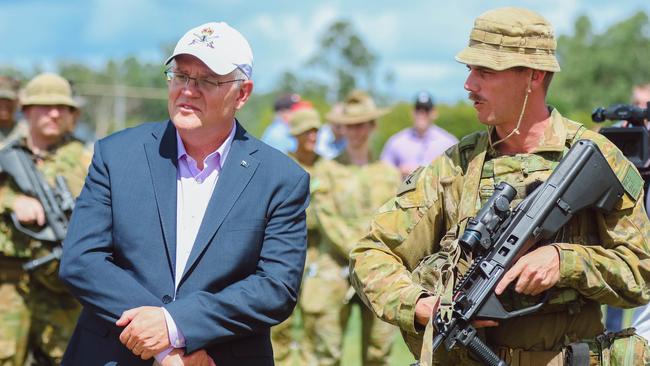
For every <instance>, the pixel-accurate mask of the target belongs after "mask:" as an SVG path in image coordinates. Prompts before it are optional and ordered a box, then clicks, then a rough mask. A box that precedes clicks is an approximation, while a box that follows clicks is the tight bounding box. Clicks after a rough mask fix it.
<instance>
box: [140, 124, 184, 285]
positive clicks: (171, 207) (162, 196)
mask: <svg viewBox="0 0 650 366" xmlns="http://www.w3.org/2000/svg"><path fill="white" fill-rule="evenodd" d="M153 135H154V137H155V138H156V140H155V141H152V142H149V143H145V144H144V148H145V152H146V154H147V161H148V163H149V172H150V174H151V183H152V185H153V188H154V193H155V196H156V205H157V206H158V215H159V216H160V223H161V227H162V231H163V236H164V238H165V247H166V249H167V260H168V261H169V268H170V269H171V271H172V273H175V266H176V179H177V167H178V148H177V146H176V129H175V128H174V125H173V124H172V123H171V121H169V122H167V125H166V128H163V127H161V128H160V129H158V131H156V132H154V133H153Z"/></svg>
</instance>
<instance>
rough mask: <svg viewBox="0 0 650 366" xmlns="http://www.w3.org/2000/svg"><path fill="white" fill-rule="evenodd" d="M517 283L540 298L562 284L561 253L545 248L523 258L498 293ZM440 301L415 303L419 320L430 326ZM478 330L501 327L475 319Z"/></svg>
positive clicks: (519, 288) (518, 288)
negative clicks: (540, 295) (431, 318)
mask: <svg viewBox="0 0 650 366" xmlns="http://www.w3.org/2000/svg"><path fill="white" fill-rule="evenodd" d="M514 280H517V282H516V283H515V291H516V292H517V293H520V294H524V295H538V294H541V293H542V292H544V291H546V290H548V289H550V288H551V287H553V286H555V285H556V284H557V283H558V282H559V281H560V253H559V252H558V250H557V249H556V248H555V247H554V246H551V245H546V246H542V247H540V248H537V249H535V250H533V251H532V252H530V253H527V254H526V255H524V256H522V257H521V258H519V260H518V261H517V262H516V263H515V264H514V265H513V266H512V267H511V268H510V269H509V270H508V272H506V274H505V275H504V276H503V278H502V279H501V281H500V282H499V284H498V285H497V287H496V288H495V290H494V292H495V293H496V294H497V295H501V294H502V293H503V291H505V289H506V287H508V285H510V283H512V282H513V281H514ZM438 305H439V298H438V297H435V296H430V297H421V298H420V299H419V300H418V301H417V302H416V303H415V321H416V322H417V323H419V324H421V325H424V326H426V325H427V323H428V322H429V318H430V317H431V316H432V315H433V314H436V312H437V310H438ZM472 325H473V326H474V327H475V328H483V327H493V326H497V325H499V323H498V322H496V321H493V320H475V321H474V322H472Z"/></svg>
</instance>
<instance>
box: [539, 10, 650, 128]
mask: <svg viewBox="0 0 650 366" xmlns="http://www.w3.org/2000/svg"><path fill="white" fill-rule="evenodd" d="M557 54H558V58H559V60H560V64H561V66H562V72H560V73H558V74H557V75H556V76H555V80H554V81H553V83H552V84H551V90H550V92H549V101H550V103H551V104H553V105H555V106H557V107H559V108H560V109H561V110H563V111H565V113H568V114H571V113H578V111H583V112H584V111H591V110H593V109H594V108H595V107H596V106H601V105H609V104H613V103H628V102H629V100H630V94H631V90H632V86H633V85H634V84H637V83H641V82H648V81H650V23H649V20H648V16H647V15H646V14H645V13H644V12H638V13H636V14H634V15H633V16H631V17H630V18H628V19H625V20H623V21H621V22H618V23H616V24H613V25H612V26H611V27H609V28H608V29H607V30H606V31H604V32H603V33H601V34H597V33H595V32H594V30H593V27H592V25H591V21H590V20H589V18H588V17H586V16H581V17H579V18H578V19H577V20H576V22H575V25H574V32H573V35H563V36H560V37H559V39H558V49H557ZM582 122H586V121H582Z"/></svg>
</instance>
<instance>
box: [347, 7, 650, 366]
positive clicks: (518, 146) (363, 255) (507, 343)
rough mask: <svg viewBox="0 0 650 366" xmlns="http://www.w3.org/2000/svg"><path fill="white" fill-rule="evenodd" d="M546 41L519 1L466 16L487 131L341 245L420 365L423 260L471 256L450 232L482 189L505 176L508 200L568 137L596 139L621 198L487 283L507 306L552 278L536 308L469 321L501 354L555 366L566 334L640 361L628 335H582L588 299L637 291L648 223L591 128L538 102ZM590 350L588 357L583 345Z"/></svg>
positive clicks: (434, 305) (622, 299)
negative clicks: (347, 246)
mask: <svg viewBox="0 0 650 366" xmlns="http://www.w3.org/2000/svg"><path fill="white" fill-rule="evenodd" d="M555 48H556V42H555V39H554V37H553V33H552V29H551V26H550V24H549V23H548V22H547V21H546V20H545V19H544V18H542V17H541V16H539V15H538V14H536V13H533V12H531V11H529V10H526V9H520V8H500V9H496V10H492V11H488V12H486V13H484V14H483V15H481V16H479V17H478V18H477V19H476V21H475V23H474V29H473V30H472V32H471V35H470V42H469V46H468V47H467V48H465V49H464V50H463V51H461V52H460V53H459V54H458V55H457V56H456V59H457V60H458V61H459V62H461V63H464V64H466V65H467V67H468V69H469V76H468V77H467V80H466V82H465V89H466V90H467V91H469V98H470V99H471V100H472V101H473V102H474V107H475V109H476V111H477V114H478V120H479V121H480V122H481V123H483V124H485V125H487V126H488V127H489V128H488V132H480V133H475V134H472V135H469V136H466V137H465V138H463V139H462V140H461V141H460V142H459V144H458V145H456V146H454V147H452V148H451V149H449V150H448V151H447V152H446V154H445V155H443V156H442V157H440V158H439V159H436V160H435V161H434V162H433V163H432V164H431V165H429V166H428V167H426V168H423V169H420V170H418V171H416V172H415V173H414V174H413V175H412V176H410V177H409V178H407V179H406V181H405V182H404V183H403V184H402V186H401V187H400V189H399V190H398V194H397V196H396V197H395V198H394V199H393V200H391V201H389V202H388V203H387V204H386V205H384V206H383V207H382V208H381V209H380V211H379V213H378V214H377V215H376V216H375V219H374V221H373V223H372V228H371V230H370V232H369V233H368V234H367V236H366V237H365V238H364V239H362V240H361V242H360V243H359V244H358V245H357V246H356V247H355V248H354V249H353V251H352V252H351V254H350V256H351V262H350V263H351V275H352V283H353V284H354V286H355V288H356V289H357V291H358V293H359V294H360V295H361V296H362V298H363V299H364V301H365V302H366V303H367V304H368V305H369V306H371V307H372V309H373V310H374V311H375V313H376V314H377V315H378V316H381V317H382V318H383V319H385V320H387V321H389V322H391V323H394V324H398V325H399V326H400V328H401V330H402V332H403V334H404V336H405V339H406V340H407V343H408V344H409V348H410V349H411V351H412V352H413V354H414V355H415V356H416V357H417V358H419V359H420V362H421V363H423V364H430V363H431V356H432V355H431V354H422V355H420V345H421V344H422V330H423V329H424V327H425V326H428V327H432V325H431V323H430V322H429V320H430V318H431V317H432V315H434V314H435V313H436V311H437V309H438V306H439V304H440V300H441V298H440V297H441V296H444V295H443V294H442V292H441V291H440V290H439V289H440V287H439V286H441V283H440V281H432V282H427V281H424V282H423V283H420V282H418V281H417V279H418V278H424V279H427V278H429V279H432V278H434V276H431V274H432V273H433V272H434V271H435V270H440V272H438V273H437V275H440V274H441V273H442V275H443V276H452V277H453V276H458V275H460V274H462V273H463V271H464V270H466V269H467V265H468V264H469V262H470V261H471V259H470V258H469V257H468V256H467V255H466V253H462V250H461V249H460V247H459V245H458V241H457V240H455V239H456V238H457V235H458V233H462V231H463V228H464V225H465V224H466V222H467V219H468V218H469V217H472V216H475V215H476V213H477V211H478V209H479V208H480V207H481V205H482V204H483V203H485V201H486V200H487V199H488V198H489V197H490V196H491V194H492V193H493V190H494V186H495V185H496V184H497V183H499V182H502V181H505V182H507V183H509V184H511V185H512V186H514V187H515V188H516V190H517V197H515V200H514V203H513V205H516V204H517V203H519V202H521V200H522V199H523V198H524V197H525V196H526V195H527V187H530V184H531V183H533V182H536V181H544V180H546V179H547V178H548V176H549V175H550V174H551V172H552V171H553V169H554V168H555V166H556V165H557V164H558V162H559V161H560V160H561V158H562V157H563V155H564V154H565V153H566V152H567V151H568V148H569V147H570V146H571V145H572V144H573V143H574V142H575V141H577V140H578V139H590V140H592V141H594V142H595V143H596V144H597V145H598V146H599V148H600V150H601V151H602V152H603V154H604V155H605V157H606V159H607V161H608V162H609V163H610V166H611V168H612V169H613V170H614V172H615V173H616V175H617V177H618V178H619V179H620V180H621V182H622V184H623V186H624V188H625V194H624V196H623V197H622V199H621V200H620V202H619V203H618V205H617V207H616V208H615V209H614V211H612V212H611V213H607V214H603V213H600V212H596V211H593V210H585V211H583V212H580V213H578V214H577V215H575V217H573V219H572V220H571V221H569V223H567V225H565V226H564V227H563V228H562V229H561V230H560V231H559V232H558V233H557V235H556V237H555V238H554V240H551V241H550V242H549V243H548V244H549V245H541V246H537V247H535V248H534V250H531V251H530V252H529V253H527V254H526V255H524V256H522V257H521V258H520V259H519V260H518V261H517V262H516V264H515V265H514V266H513V267H512V268H511V269H510V270H509V271H508V272H507V273H506V275H505V277H504V279H503V281H501V282H500V283H499V284H498V286H497V287H496V290H495V292H496V294H497V295H500V299H501V301H502V302H503V303H504V305H505V306H506V307H507V308H509V309H512V308H523V307H525V306H528V305H532V304H536V303H538V302H539V300H540V296H539V295H540V294H541V293H542V292H543V291H545V290H548V289H551V288H554V290H555V291H554V296H552V297H551V299H550V300H549V301H548V302H547V304H546V305H545V306H544V307H543V308H542V309H541V310H540V311H538V312H536V313H534V314H532V315H527V316H521V317H518V318H513V319H508V320H504V321H501V322H500V323H499V324H496V323H495V322H492V321H482V322H481V321H479V322H476V323H475V324H474V326H475V327H480V326H484V327H485V326H491V327H486V328H484V329H483V332H484V333H483V336H484V339H485V341H486V343H487V345H488V346H490V347H491V348H492V349H493V350H495V351H496V352H497V353H498V354H499V356H500V357H501V358H502V359H504V360H505V361H506V362H507V363H508V364H509V365H523V364H526V365H562V364H564V363H563V362H564V354H563V353H564V347H565V346H566V345H567V344H568V343H570V342H578V341H580V342H585V343H586V344H587V345H588V346H589V348H590V351H592V352H591V359H592V361H593V362H595V363H596V364H597V363H598V362H599V361H598V360H599V359H602V360H603V363H604V364H609V363H608V362H609V361H608V360H607V358H612V359H613V360H611V362H612V363H611V364H621V365H622V364H626V365H627V364H630V362H631V363H634V364H641V363H642V362H644V358H645V362H646V363H647V362H650V361H649V360H648V352H647V351H645V348H646V346H647V344H646V343H645V341H644V340H643V339H642V338H641V337H639V336H636V335H634V336H631V335H630V334H628V333H626V332H624V333H621V334H616V335H613V336H612V337H603V338H599V340H600V341H602V342H597V341H596V336H597V335H599V334H601V333H602V332H603V330H604V329H603V324H602V321H601V319H602V314H601V311H600V304H610V305H615V306H621V307H633V306H638V305H640V304H644V303H646V302H648V299H649V294H648V291H646V289H647V286H648V283H647V281H648V279H650V263H649V262H648V261H647V258H648V254H649V253H648V248H649V247H650V223H649V222H648V218H647V217H646V215H645V212H644V208H643V204H642V196H643V194H642V183H643V182H642V180H641V176H640V175H639V173H638V171H637V170H636V169H635V168H634V166H633V165H632V164H631V163H630V162H629V161H628V160H627V159H625V157H624V156H623V154H622V153H621V152H620V151H619V150H618V149H617V148H616V147H615V146H614V145H613V144H612V143H611V142H609V141H608V140H607V139H605V138H604V137H603V136H601V135H598V134H596V133H594V132H592V131H589V130H587V129H585V127H584V126H583V125H581V124H579V123H577V122H573V121H570V120H568V119H566V118H564V117H563V116H562V115H561V114H560V113H559V112H558V111H557V110H553V109H552V108H548V107H547V106H546V104H545V98H546V92H547V90H548V86H549V83H550V82H551V77H552V75H553V73H554V72H558V71H560V67H559V64H558V62H557V60H556V58H555ZM423 258H427V259H426V260H425V261H423V262H422V263H425V264H423V265H422V266H420V267H418V264H419V263H420V262H421V260H422V259H423ZM447 258H448V259H447ZM416 267H418V268H416ZM445 268H452V269H450V270H446V269H445ZM435 278H439V277H438V276H435ZM442 278H444V277H442ZM414 279H415V280H414ZM511 283H512V284H513V286H511V287H508V285H509V284H511ZM450 302H451V299H450V298H449V299H447V298H446V299H445V303H450ZM429 329H431V328H429ZM418 340H419V341H420V343H419V344H418ZM427 341H428V343H427V344H430V341H431V340H430V339H427ZM601 348H602V349H604V351H603V352H602V355H598V354H596V353H600V351H599V349H601ZM621 350H624V351H623V352H620V351H621ZM429 351H430V349H429ZM626 352H627V356H629V359H628V361H625V357H626V355H625V353H626ZM434 359H435V361H436V362H437V364H441V365H474V364H477V362H476V361H473V360H472V359H471V358H470V357H469V355H468V353H467V350H466V349H465V348H463V347H457V348H455V349H453V350H452V351H450V352H448V351H446V350H445V349H444V347H440V348H439V349H438V351H437V353H436V354H435V358H434ZM626 362H627V363H626ZM592 364H594V363H592Z"/></svg>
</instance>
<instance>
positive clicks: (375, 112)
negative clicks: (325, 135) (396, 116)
mask: <svg viewBox="0 0 650 366" xmlns="http://www.w3.org/2000/svg"><path fill="white" fill-rule="evenodd" d="M388 112H390V109H389V108H377V106H376V105H375V101H374V100H372V97H371V96H370V95H368V94H367V93H365V92H363V91H360V90H355V91H352V92H350V94H349V95H348V97H347V98H345V101H344V102H343V108H342V110H341V111H336V110H332V111H331V112H330V113H328V114H327V117H326V118H327V120H328V121H330V122H332V123H339V124H343V125H354V124H357V123H364V122H370V121H374V120H376V119H377V118H379V117H382V116H385V115H386V114H387V113H388Z"/></svg>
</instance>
